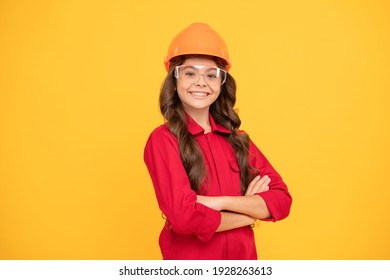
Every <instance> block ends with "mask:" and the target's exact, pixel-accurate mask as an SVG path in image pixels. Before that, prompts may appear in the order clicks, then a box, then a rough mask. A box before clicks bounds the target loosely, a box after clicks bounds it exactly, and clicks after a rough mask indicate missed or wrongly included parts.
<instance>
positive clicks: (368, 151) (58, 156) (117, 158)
mask: <svg viewBox="0 0 390 280" xmlns="http://www.w3.org/2000/svg"><path fill="white" fill-rule="evenodd" d="M192 22H206V23H208V24H209V25H210V26H211V27H213V28H214V29H215V30H217V31H218V32H219V33H220V34H221V35H222V36H223V37H224V38H225V41H226V43H227V44H228V46H229V49H230V52H231V57H232V61H233V66H232V68H231V71H230V72H231V74H232V75H233V76H234V77H235V79H236V81H237V84H238V92H237V94H238V96H237V98H238V100H237V104H236V105H237V106H236V107H237V109H238V110H239V115H240V117H241V120H242V129H244V130H245V131H246V132H247V133H248V134H249V135H250V136H251V138H252V139H253V141H254V142H255V143H256V145H257V146H258V147H259V148H260V149H261V150H262V151H263V153H264V154H265V155H266V156H267V158H268V159H269V161H270V162H271V163H272V164H273V166H274V167H275V168H276V170H277V171H278V172H279V173H280V174H281V175H282V177H283V178H284V180H285V181H286V183H287V184H288V186H289V190H290V192H291V194H292V196H293V199H294V201H293V205H292V209H291V215H290V216H289V217H288V218H287V219H286V220H283V221H280V222H277V223H265V222H260V223H259V224H258V225H257V227H256V228H255V235H256V242H257V247H258V255H259V258H260V259H389V257H390V242H389V239H388V238H389V236H390V223H389V214H390V213H389V212H390V203H389V198H390V197H389V196H390V184H389V181H388V175H389V171H390V170H389V169H390V149H389V143H390V110H389V106H390V97H389V93H390V82H389V76H390V67H389V65H390V55H389V49H390V40H389V34H390V32H389V31H390V30H389V29H390V28H389V27H390V4H389V3H388V1H373V0H358V1H346V0H341V1H340V0H319V1H310V0H296V1H263V0H259V1H250V0H243V1H235V0H225V1H219V0H214V1H204V0H198V1H190V2H188V1H177V0H171V1H151V0H146V1H125V0H123V1H118V0H113V1H92V0H69V1H49V0H46V1H45V0H35V1H27V0H26V1H22V0H15V1H4V0H3V1H0V259H160V258H161V254H160V251H159V247H158V235H159V232H160V230H161V228H162V226H163V223H164V220H163V219H162V217H161V212H160V210H159V209H158V205H157V202H156V199H155V196H154V190H153V186H152V184H151V180H150V178H149V175H148V173H147V170H146V167H145V165H144V162H143V149H144V145H145V143H146V140H147V138H148V136H149V134H150V132H151V131H152V130H153V129H154V128H155V127H157V126H159V125H160V124H162V123H163V119H162V117H161V115H160V113H159V110H158V103H157V100H158V94H159V89H160V86H161V83H162V80H163V79H164V77H165V74H166V72H165V69H164V65H163V58H164V55H165V54H166V51H167V48H168V45H169V43H170V41H171V39H172V38H173V36H175V35H176V34H177V33H178V32H179V31H180V30H182V29H183V28H185V27H187V26H188V25H189V24H191V23H192ZM199 39H200V40H201V39H202V38H199Z"/></svg>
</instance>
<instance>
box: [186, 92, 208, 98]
mask: <svg viewBox="0 0 390 280" xmlns="http://www.w3.org/2000/svg"><path fill="white" fill-rule="evenodd" d="M190 93H191V94H192V95H195V96H200V97H204V96H207V92H196V91H191V92H190Z"/></svg>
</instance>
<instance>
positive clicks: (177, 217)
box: [144, 126, 221, 241]
mask: <svg viewBox="0 0 390 280" xmlns="http://www.w3.org/2000/svg"><path fill="white" fill-rule="evenodd" d="M144 161H145V164H146V166H147V168H148V171H149V174H150V177H151V179H152V182H153V186H154V190H155V194H156V197H157V201H158V204H159V207H160V209H161V211H162V212H163V213H164V215H165V216H166V217H167V219H168V221H169V223H170V224H171V225H172V229H173V231H174V232H176V233H179V234H188V235H195V236H196V237H197V238H198V239H199V240H201V241H208V240H210V239H211V237H212V236H213V234H214V233H215V230H216V229H217V227H218V226H219V224H220V222H221V214H220V212H219V211H215V210H213V209H210V208H208V207H206V206H204V205H202V204H200V203H197V202H196V200H197V196H196V193H195V192H194V191H193V190H192V189H191V187H190V182H189V180H188V177H187V174H186V172H185V169H184V166H183V164H182V162H181V160H180V153H179V148H178V143H177V139H176V138H175V137H174V135H172V134H171V133H170V132H169V130H168V129H167V128H166V126H161V127H159V128H157V129H156V130H154V131H153V132H152V134H151V135H150V137H149V139H148V141H147V143H146V146H145V150H144Z"/></svg>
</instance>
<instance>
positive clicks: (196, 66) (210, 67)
mask: <svg viewBox="0 0 390 280" xmlns="http://www.w3.org/2000/svg"><path fill="white" fill-rule="evenodd" d="M182 67H192V68H194V69H197V70H198V69H203V68H209V69H216V70H217V74H220V73H221V72H222V73H224V76H223V80H221V84H220V85H219V86H222V85H223V84H224V83H225V82H226V77H227V71H226V70H224V69H221V68H219V67H217V66H215V67H214V66H205V65H179V66H176V67H175V71H174V76H175V78H176V79H178V80H181V81H182V79H180V75H179V70H180V68H182ZM201 76H203V80H204V81H205V83H206V84H207V85H208V86H210V85H209V84H208V83H207V81H206V79H205V77H204V73H203V74H200V75H199V78H198V80H196V81H195V82H193V83H192V84H196V83H197V82H198V81H199V80H200V77H201ZM188 83H191V82H188Z"/></svg>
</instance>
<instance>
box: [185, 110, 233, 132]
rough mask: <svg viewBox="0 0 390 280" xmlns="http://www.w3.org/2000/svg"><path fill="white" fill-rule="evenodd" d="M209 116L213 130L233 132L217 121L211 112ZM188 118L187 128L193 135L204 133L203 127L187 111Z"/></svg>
mask: <svg viewBox="0 0 390 280" xmlns="http://www.w3.org/2000/svg"><path fill="white" fill-rule="evenodd" d="M209 118H210V126H211V132H216V131H218V132H221V133H231V131H230V130H229V129H227V128H226V127H224V126H222V125H220V124H218V123H216V122H215V121H214V118H213V116H212V115H211V114H209ZM186 119H187V129H188V131H189V132H190V133H191V134H192V135H197V134H201V133H204V129H203V127H201V126H200V125H199V124H198V123H197V122H196V121H194V119H193V118H191V116H190V115H189V114H187V113H186Z"/></svg>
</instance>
